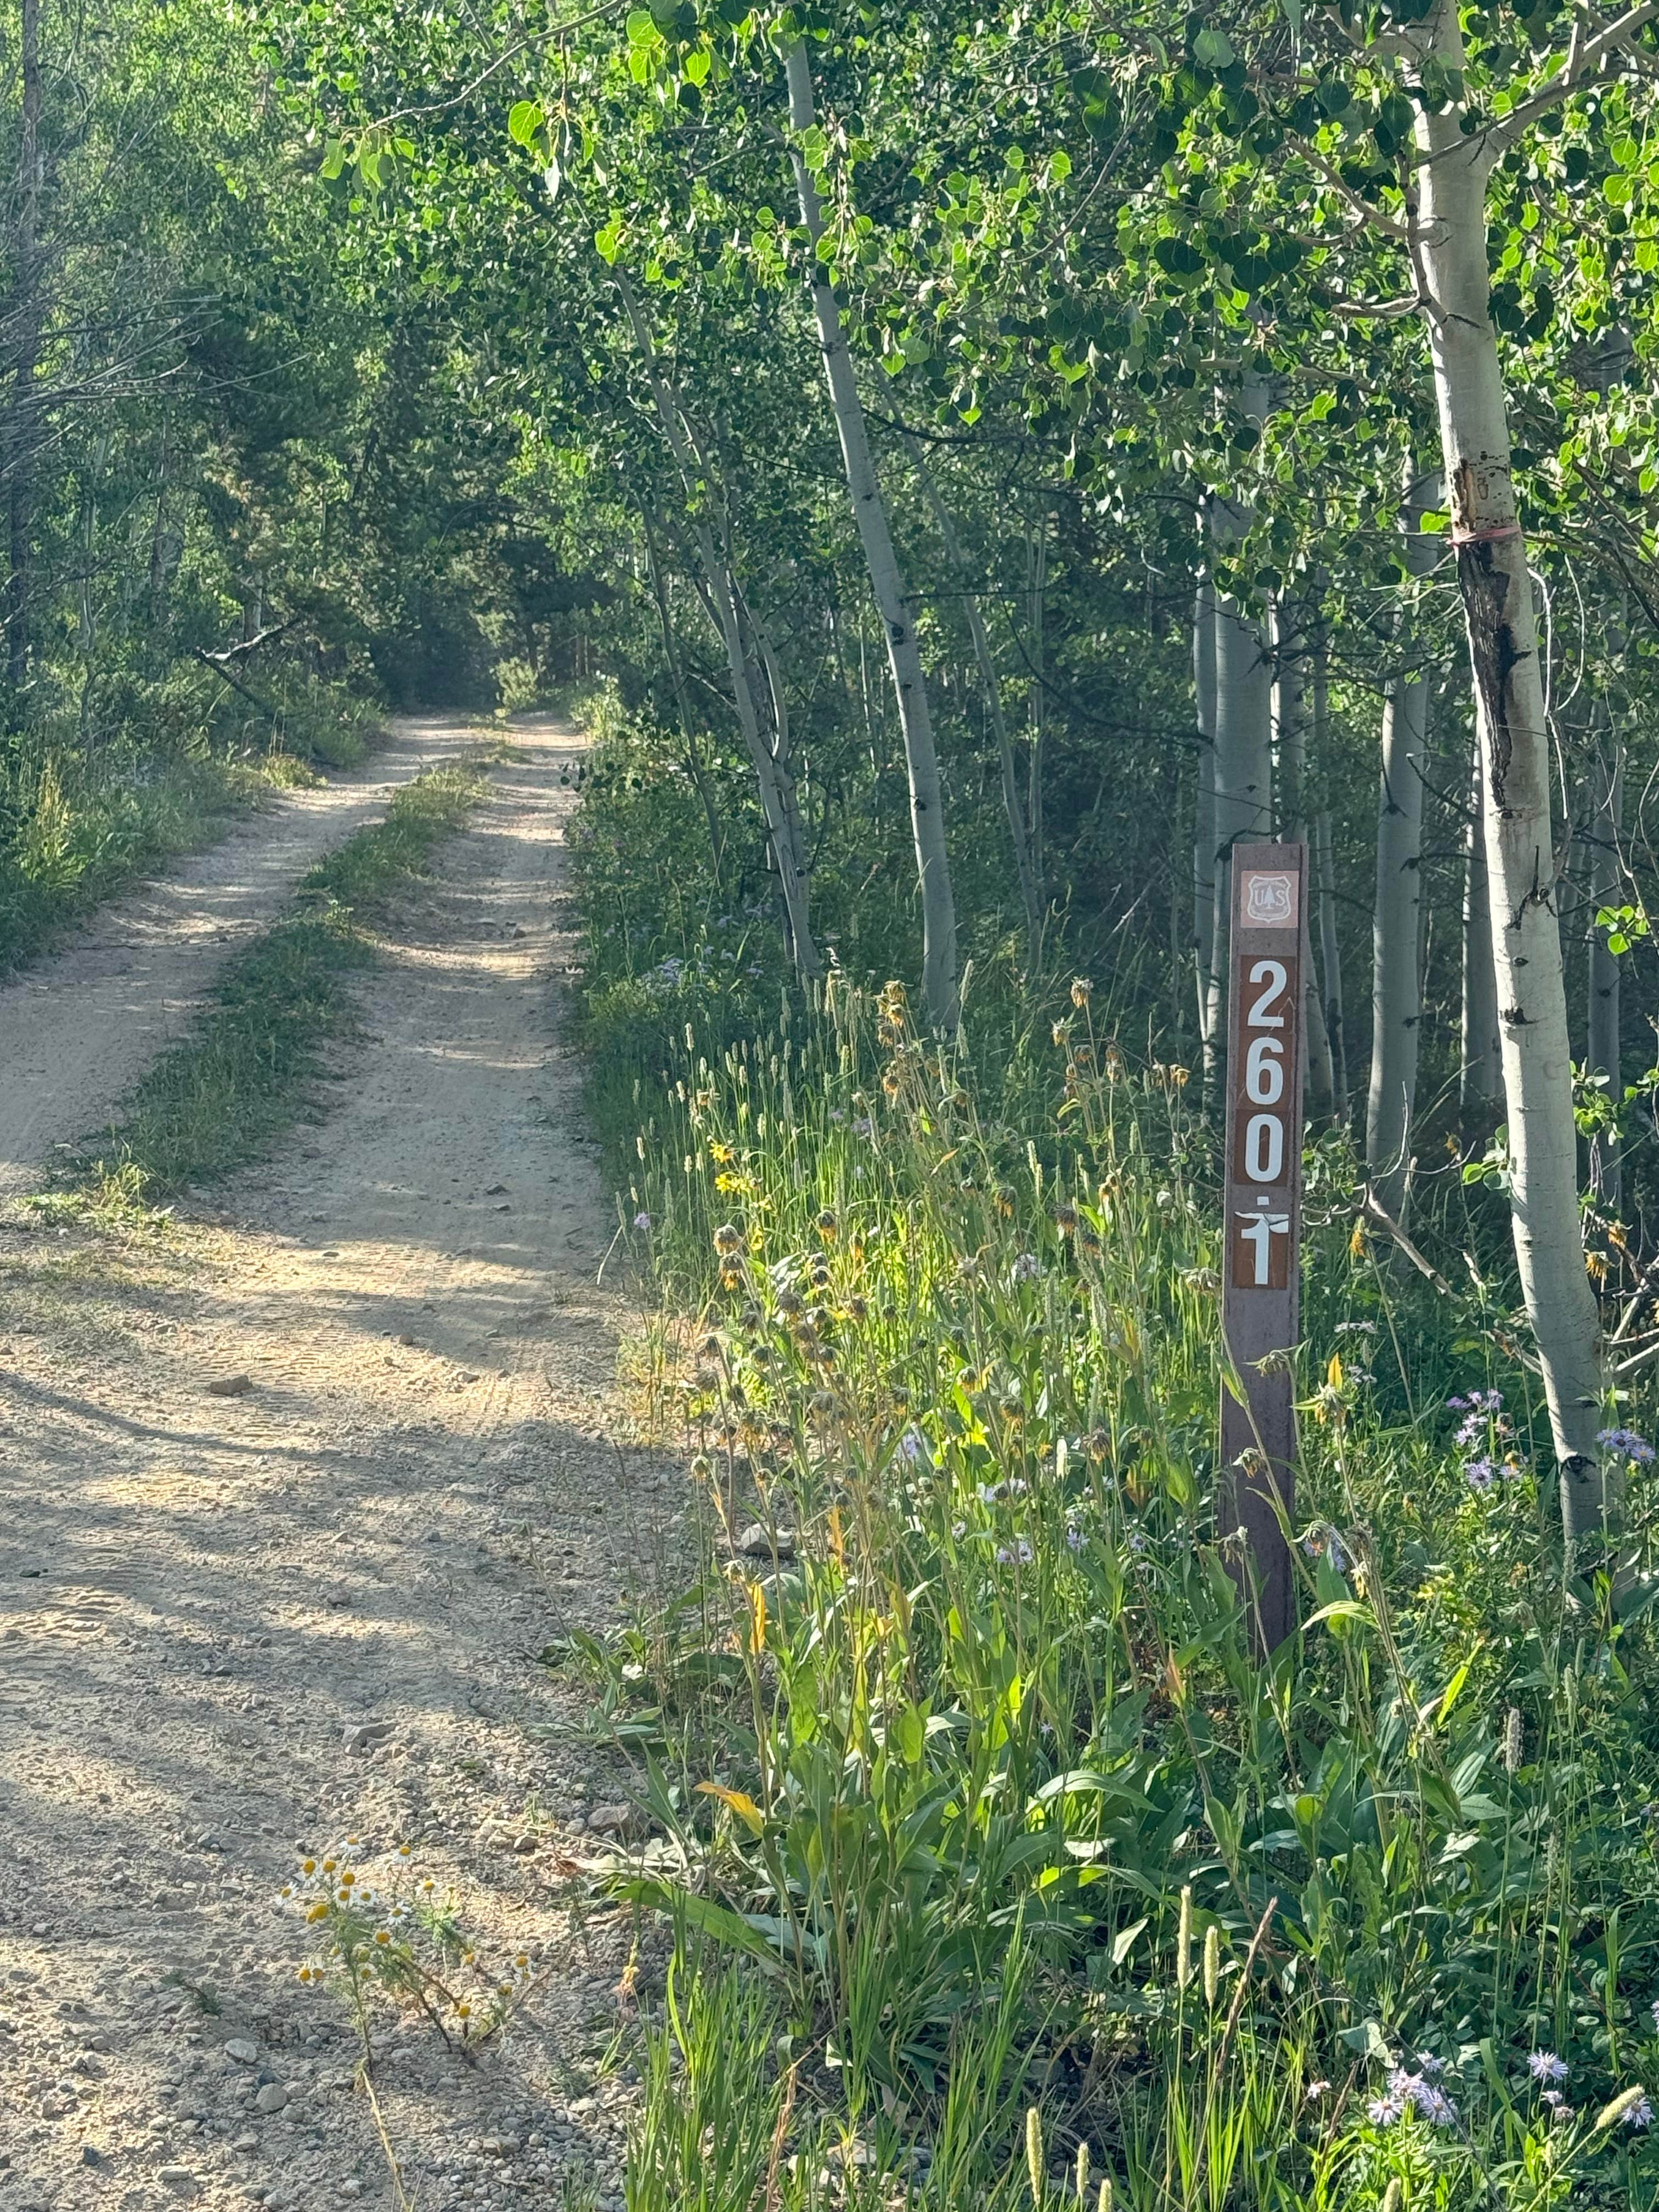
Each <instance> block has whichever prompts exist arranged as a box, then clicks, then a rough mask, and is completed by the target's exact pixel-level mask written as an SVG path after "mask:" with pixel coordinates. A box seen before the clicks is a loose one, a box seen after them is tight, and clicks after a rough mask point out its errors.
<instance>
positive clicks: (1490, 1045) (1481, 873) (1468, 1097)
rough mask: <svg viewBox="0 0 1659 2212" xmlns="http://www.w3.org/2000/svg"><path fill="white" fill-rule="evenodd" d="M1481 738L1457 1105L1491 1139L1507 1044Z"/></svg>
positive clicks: (1474, 788)
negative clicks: (1495, 962) (1489, 880)
mask: <svg viewBox="0 0 1659 2212" xmlns="http://www.w3.org/2000/svg"><path fill="white" fill-rule="evenodd" d="M1481 782H1482V775H1481V767H1480V736H1479V734H1478V733H1477V734H1476V737H1475V740H1474V768H1473V773H1472V774H1471V775H1470V778H1469V793H1470V798H1471V800H1472V802H1473V817H1474V818H1473V819H1472V820H1471V822H1470V823H1469V835H1468V858H1467V861H1466V864H1465V872H1464V878H1463V1008H1462V1068H1461V1070H1460V1072H1459V1079H1458V1103H1459V1108H1460V1112H1461V1116H1462V1123H1463V1127H1464V1128H1465V1130H1466V1131H1467V1132H1468V1133H1472V1134H1474V1135H1479V1136H1487V1135H1490V1134H1491V1132H1492V1122H1493V1121H1494V1119H1495V1118H1496V1109H1497V1108H1498V1104H1499V1103H1500V1102H1501V1101H1502V1099H1503V1096H1504V1040H1503V1038H1502V1036H1500V1035H1499V1033H1498V975H1497V971H1496V969H1494V968H1493V966H1492V901H1491V899H1490V897H1489V896H1488V895H1487V891H1486V826H1485V821H1484V814H1485V809H1484V807H1483V805H1482V802H1481V790H1480V787H1481Z"/></svg>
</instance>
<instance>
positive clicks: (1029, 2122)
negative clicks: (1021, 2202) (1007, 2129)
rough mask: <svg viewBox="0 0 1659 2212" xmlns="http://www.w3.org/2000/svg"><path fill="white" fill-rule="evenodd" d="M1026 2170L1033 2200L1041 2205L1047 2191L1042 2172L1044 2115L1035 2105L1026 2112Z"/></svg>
mask: <svg viewBox="0 0 1659 2212" xmlns="http://www.w3.org/2000/svg"><path fill="white" fill-rule="evenodd" d="M1025 2172H1026V2174H1027V2176H1028V2178H1029V2179H1030V2184H1031V2202H1032V2203H1033V2204H1037V2205H1040V2204H1041V2203H1042V2199H1043V2197H1044V2195H1045V2194H1046V2191H1044V2188H1043V2172H1042V2114H1041V2113H1040V2112H1038V2111H1037V2108H1036V2106H1035V2105H1032V2106H1030V2107H1029V2109H1028V2110H1027V2112H1026V2114H1025Z"/></svg>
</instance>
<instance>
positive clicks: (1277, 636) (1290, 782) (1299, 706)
mask: <svg viewBox="0 0 1659 2212" xmlns="http://www.w3.org/2000/svg"><path fill="white" fill-rule="evenodd" d="M1268 619H1269V623H1270V624H1271V630H1272V638H1273V751H1274V755H1275V758H1276V780H1277V782H1278V787H1279V810H1280V820H1279V828H1280V830H1281V833H1282V834H1283V835H1284V836H1286V837H1288V838H1290V839H1291V840H1292V841H1293V842H1306V841H1307V836H1308V818H1307V809H1306V803H1305V799H1304V777H1305V775H1306V770H1307V715H1306V708H1307V696H1306V682H1305V676H1304V668H1303V651H1304V641H1303V639H1302V636H1301V635H1300V631H1299V629H1298V626H1297V622H1296V620H1295V618H1294V617H1292V616H1291V614H1290V613H1289V612H1288V611H1287V610H1286V609H1285V605H1284V604H1283V602H1282V601H1275V603H1274V605H1273V611H1272V612H1271V614H1270V616H1269V618H1268ZM1304 924H1305V917H1304ZM1304 934H1305V936H1306V939H1307V951H1306V954H1305V957H1304V961H1303V972H1302V998H1303V1030H1304V1036H1306V1038H1307V1041H1308V1051H1307V1085H1308V1105H1309V1110H1310V1113H1312V1114H1313V1115H1317V1116H1319V1117H1320V1118H1325V1117H1327V1116H1328V1115H1331V1114H1333V1113H1334V1111H1335V1109H1336V1077H1335V1074H1334V1070H1333V1068H1332V1066H1331V1040H1330V1036H1329V1033H1328V1031H1327V1030H1326V1027H1325V1009H1324V1006H1323V1003H1322V999H1321V996H1320V989H1319V975H1318V971H1317V969H1316V968H1315V966H1314V962H1313V933H1312V931H1311V929H1304Z"/></svg>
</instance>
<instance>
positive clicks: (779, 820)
mask: <svg viewBox="0 0 1659 2212" xmlns="http://www.w3.org/2000/svg"><path fill="white" fill-rule="evenodd" d="M611 273H612V275H613V276H614V277H615V279H616V283H617V291H618V293H619V294H620V295H621V298H622V303H623V309H624V311H625V312H626V313H627V316H628V320H629V328H630V329H631V330H632V331H633V333H634V342H635V344H636V345H637V346H638V347H639V349H640V355H641V359H642V360H643V362H644V363H645V369H646V374H647V377H648V378H649V380H650V384H651V397H652V402H653V405H654V406H655V409H656V412H657V420H658V422H659V423H660V425H661V426H662V434H663V436H664V438H665V440H666V441H667V444H668V449H669V451H670V453H672V455H673V457H674V460H675V464H676V465H677V466H678V470H679V471H680V477H681V479H682V481H683V483H684V486H685V490H686V497H687V501H688V502H689V503H690V506H691V508H692V513H691V531H692V538H693V542H694V543H695V544H696V549H697V560H698V563H699V566H700V567H701V568H702V583H703V591H702V598H703V601H704V605H705V606H706V608H707V609H708V614H709V616H710V617H711V619H712V620H713V622H714V627H715V628H716V629H718V630H719V632H720V641H721V643H722V644H723V645H724V646H725V647H726V667H727V669H728V671H730V674H731V678H732V705H733V707H734V708H736V710H737V716H738V728H739V729H740V730H741V731H742V732H743V741H744V745H745V746H746V747H747V749H748V752H749V757H750V763H752V765H753V767H754V770H755V781H756V783H757V786H758V787H759V790H760V799H761V812H762V814H763V817H764V818H765V822H766V835H767V842H768V843H769V846H770V848H771V851H772V859H773V862H774V864H775V866H776V868H777V872H778V885H779V889H780V890H781V893H782V895H783V910H784V916H785V921H786V925H787V930H788V933H789V951H790V957H792V958H793V961H794V963H795V965H796V967H797V968H798V969H799V971H800V973H801V974H802V975H807V976H814V975H822V974H823V958H822V957H821V955H820V954H819V951H818V949H817V945H815V944H814V942H813V939H812V932H811V921H810V916H809V910H808V905H807V890H806V870H805V857H804V855H803V853H802V850H801V842H800V825H799V819H798V817H797V816H796V813H795V809H794V804H793V785H792V783H791V781H790V777H789V773H788V762H787V757H786V754H785V750H784V749H785V746H786V745H787V732H786V731H784V730H782V729H780V730H779V731H778V732H777V736H778V741H779V742H778V744H777V746H776V747H774V746H773V744H770V743H769V741H768V738H767V736H766V732H765V730H764V728H763V726H762V720H761V712H760V704H759V697H758V685H757V681H756V677H757V671H756V669H755V667H754V665H753V663H752V660H751V659H750V654H749V652H748V650H747V648H746V647H745V645H744V636H743V625H742V622H741V620H740V618H739V615H738V607H739V604H740V596H741V595H740V593H739V591H738V583H737V579H736V577H735V576H734V575H733V574H732V570H731V568H730V566H729V564H728V563H727V562H725V561H723V560H722V559H721V558H720V553H719V551H718V550H717V549H716V547H715V544H714V532H713V531H712V530H711V529H710V528H709V526H708V517H707V515H706V514H704V513H702V511H701V509H700V508H699V507H698V506H697V503H696V489H695V488H696V485H697V483H699V481H700V479H702V477H703V476H704V475H705V473H706V472H705V471H704V470H703V468H702V465H701V463H700V461H699V459H698V457H697V455H696V453H695V452H694V450H693V447H692V442H691V440H690V435H689V434H688V432H687V430H686V427H685V423H684V420H683V419H682V417H681V415H680V411H679V408H678V404H677V402H676V400H675V398H674V395H673V393H672V392H671V391H670V389H669V387H668V384H667V382H666V380H665V378H664V376H663V374H662V371H661V369H660V368H659V366H658V362H657V349H656V347H655V346H654V344H653V343H652V338H651V331H650V327H649V325H647V322H646V319H645V316H644V314H643V313H642V312H641V307H640V303H639V301H638V300H637V299H636V297H635V292H634V287H633V284H632V283H631V282H630V281H629V276H628V272H627V270H625V269H623V268H621V267H618V268H617V269H615V270H612V272H611ZM580 643H581V641H580V639H579V640H578V645H579V647H580ZM579 672H580V671H579Z"/></svg>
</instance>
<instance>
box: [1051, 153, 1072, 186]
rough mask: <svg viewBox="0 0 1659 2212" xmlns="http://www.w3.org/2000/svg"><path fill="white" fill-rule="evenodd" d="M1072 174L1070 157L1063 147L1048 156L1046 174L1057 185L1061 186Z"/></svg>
mask: <svg viewBox="0 0 1659 2212" xmlns="http://www.w3.org/2000/svg"><path fill="white" fill-rule="evenodd" d="M1071 173H1072V157H1071V155H1069V154H1068V153H1067V152H1066V149H1065V148H1064V147H1063V146H1060V147H1056V148H1055V149H1054V152H1053V153H1052V154H1050V155H1049V156H1048V174H1049V175H1050V176H1051V177H1052V178H1053V179H1054V182H1055V183H1056V184H1057V185H1063V184H1064V183H1065V181H1066V178H1067V177H1069V176H1070V175H1071Z"/></svg>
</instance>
